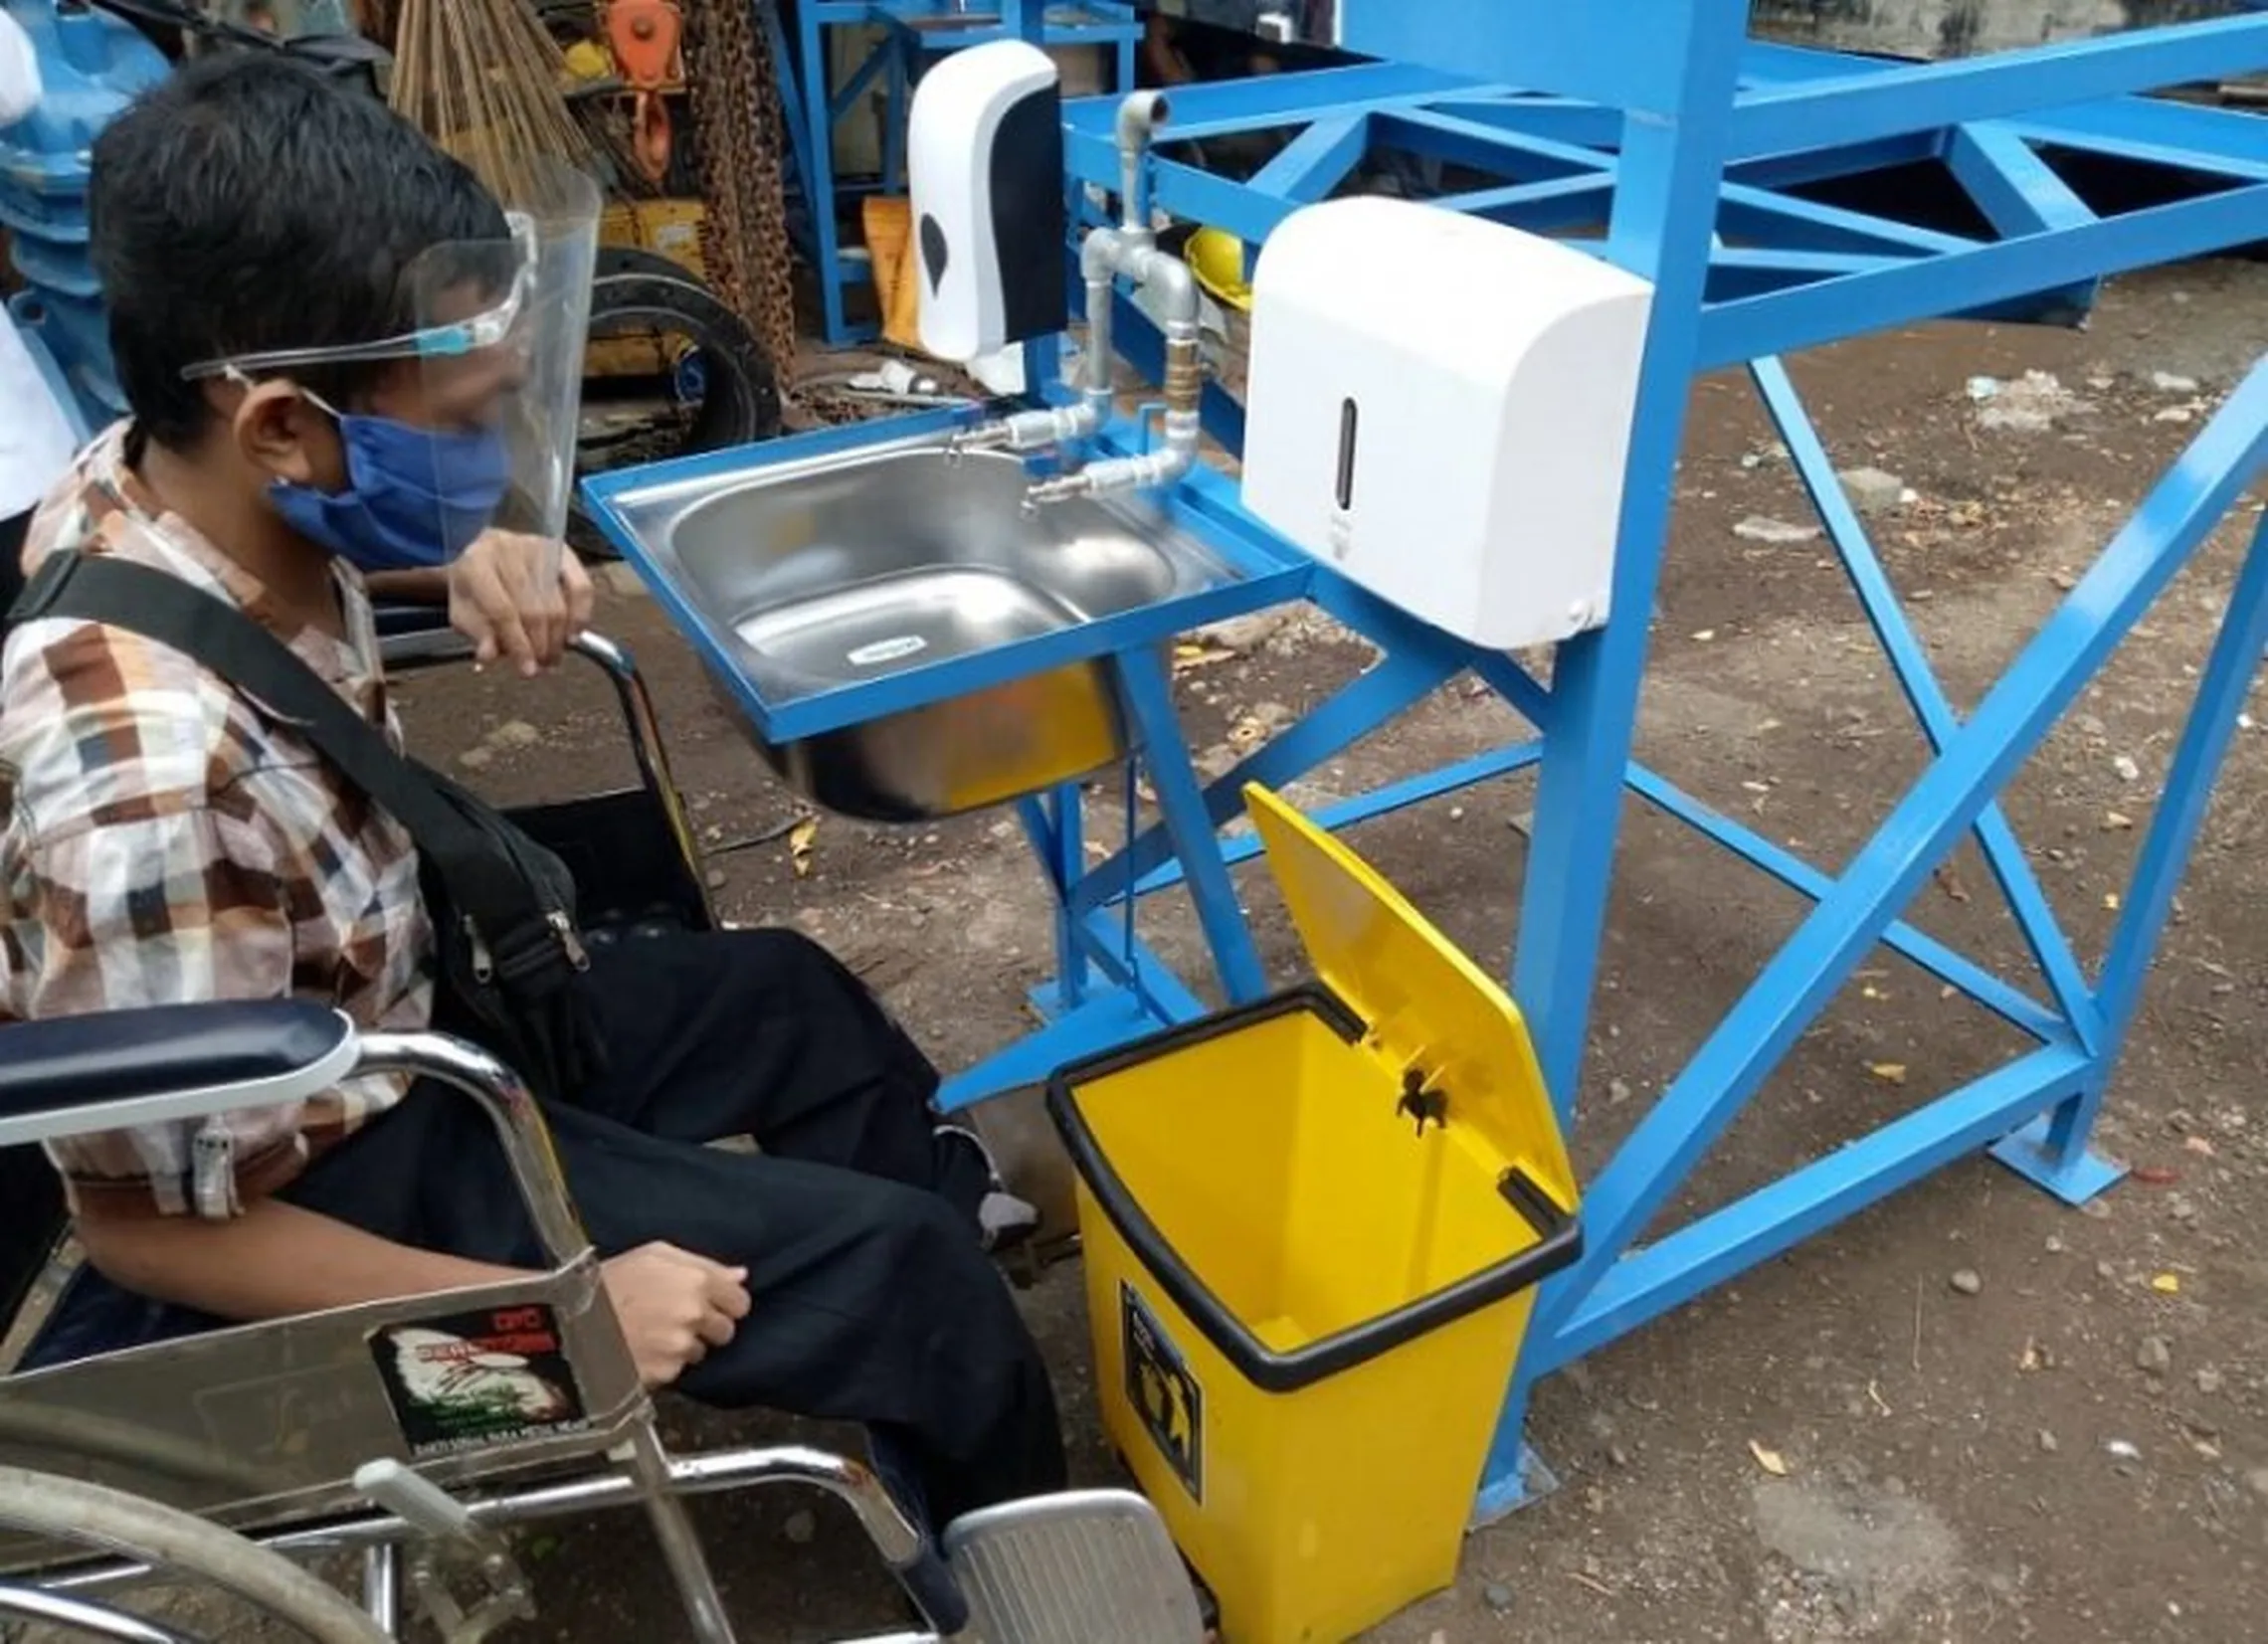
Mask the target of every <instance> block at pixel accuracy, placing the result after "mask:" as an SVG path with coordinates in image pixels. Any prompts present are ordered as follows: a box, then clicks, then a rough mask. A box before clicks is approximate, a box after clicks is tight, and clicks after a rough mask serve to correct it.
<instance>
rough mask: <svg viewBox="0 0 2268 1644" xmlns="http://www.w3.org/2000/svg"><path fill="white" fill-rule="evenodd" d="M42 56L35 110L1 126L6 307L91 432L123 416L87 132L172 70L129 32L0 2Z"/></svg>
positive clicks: (101, 18) (25, 2)
mask: <svg viewBox="0 0 2268 1644" xmlns="http://www.w3.org/2000/svg"><path fill="white" fill-rule="evenodd" d="M0 9H4V10H5V11H6V12H7V13H8V15H9V16H10V17H12V18H14V19H15V20H16V22H18V23H19V24H21V25H22V26H23V29H24V32H25V33H26V34H28V35H30V36H31V40H32V49H33V51H34V52H35V53H36V54H37V55H38V58H39V65H40V80H41V86H42V92H41V97H40V103H39V106H38V107H37V108H35V109H34V110H33V111H32V112H31V113H30V114H29V115H28V116H26V117H25V118H23V119H21V120H18V121H17V122H16V123H15V124H14V125H9V126H0V225H5V226H6V227H7V229H8V231H9V239H10V242H11V261H12V262H13V263H14V264H15V266H16V271H17V273H18V274H22V275H23V277H24V281H25V286H26V288H25V290H24V291H23V292H22V293H21V294H20V295H19V296H17V297H16V299H15V300H14V301H13V302H12V303H11V304H10V311H11V312H12V313H13V314H14V315H15V316H16V318H17V321H18V323H19V324H21V325H22V326H23V327H24V329H25V331H26V332H27V333H28V335H29V336H30V337H31V338H32V339H33V340H34V342H35V343H36V344H38V345H41V346H42V347H44V350H45V352H46V353H47V355H48V356H49V358H50V360H52V362H53V364H54V365H55V367H56V368H57V370H58V371H59V372H60V373H61V375H62V377H63V379H64V382H65V384H66V385H67V387H68V388H69V390H70V393H71V396H72V398H73V399H74V400H75V401H76V402H77V405H76V409H77V411H78V413H79V415H80V416H81V417H82V418H83V419H84V420H85V422H86V423H87V425H88V426H89V427H90V428H100V427H102V426H104V425H106V424H108V423H110V422H111V421H113V420H115V419H116V418H118V417H120V416H122V415H124V413H125V409H126V402H125V396H124V395H123V394H122V393H121V392H120V391H119V388H118V380H117V373H116V370H115V368H114V366H113V365H112V363H111V359H110V335H109V323H108V321H107V319H106V318H105V317H104V314H103V310H102V298H101V288H100V286H99V285H98V284H97V283H96V281H95V271H94V269H93V267H92V266H91V265H90V264H89V262H88V258H87V179H88V172H89V169H90V153H89V151H90V150H91V149H92V148H93V147H94V143H95V133H96V132H98V131H100V130H101V129H102V127H103V126H104V125H106V124H108V123H109V122H110V120H111V119H112V118H113V117H115V116H116V114H117V113H118V111H119V110H120V109H121V108H123V107H124V106H125V105H126V103H127V102H128V101H129V100H130V99H131V98H132V97H134V96H135V95H136V94H137V93H139V92H141V91H144V90H146V89H147V88H149V87H151V86H154V85H156V84H157V83H158V82H159V81H161V80H163V79H164V78H165V77H166V75H167V74H168V73H169V72H170V70H169V66H168V65H167V63H166V61H165V56H164V54H163V53H162V52H160V51H158V49H157V48H156V47H155V46H153V45H151V44H150V43H149V41H148V40H146V39H145V38H143V36H142V35H141V34H140V33H139V32H138V31H137V30H135V29H134V28H133V27H132V26H131V25H130V24H127V23H123V22H120V21H119V20H118V19H116V18H114V17H111V16H109V15H108V14H107V13H104V12H99V11H95V10H84V11H71V12H69V13H67V14H65V15H61V16H59V15H58V14H57V8H56V3H55V0H0Z"/></svg>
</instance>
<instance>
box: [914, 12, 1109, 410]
mask: <svg viewBox="0 0 2268 1644" xmlns="http://www.w3.org/2000/svg"><path fill="white" fill-rule="evenodd" d="M906 165H907V173H908V182H909V185H910V191H911V193H912V197H913V234H914V245H913V267H914V269H915V270H916V271H917V272H918V277H919V279H920V281H921V302H920V316H921V345H922V347H923V348H925V349H927V350H928V351H929V352H930V353H931V354H933V355H935V356H936V357H937V358H939V359H942V360H951V361H953V362H955V363H957V364H963V365H966V364H968V363H969V362H971V361H973V360H976V359H978V358H980V357H982V356H984V355H987V354H990V353H993V352H994V351H996V350H998V349H1000V348H1003V347H1006V346H1007V345H1008V344H1010V343H1014V342H1024V341H1027V340H1029V339H1031V338H1034V337H1041V336H1046V335H1049V334H1051V333H1053V332H1057V331H1061V330H1063V329H1065V328H1066V327H1067V326H1068V325H1069V323H1070V299H1069V291H1068V274H1067V267H1066V263H1065V255H1066V254H1065V250H1064V247H1065V239H1066V232H1067V222H1066V216H1065V212H1064V206H1063V117H1062V77H1061V75H1060V73H1059V72H1058V71H1057V69H1056V67H1055V63H1054V60H1053V59H1052V58H1050V57H1048V55H1047V54H1046V53H1045V52H1042V51H1041V50H1039V48H1038V47H1037V46H1033V45H1029V44H1027V43H1026V42H1024V41H1021V40H1001V41H995V42H993V43H992V44H990V45H987V46H977V47H972V48H971V49H970V50H968V51H965V52H956V53H954V54H953V55H952V56H950V57H948V58H946V59H945V60H944V61H943V62H942V63H939V64H938V65H937V66H936V67H935V68H933V69H931V70H930V71H929V72H928V73H927V74H926V75H924V76H923V77H922V81H921V85H920V86H919V88H918V89H917V90H916V91H914V96H913V113H912V117H911V124H910V130H909V133H908V137H907V146H906Z"/></svg>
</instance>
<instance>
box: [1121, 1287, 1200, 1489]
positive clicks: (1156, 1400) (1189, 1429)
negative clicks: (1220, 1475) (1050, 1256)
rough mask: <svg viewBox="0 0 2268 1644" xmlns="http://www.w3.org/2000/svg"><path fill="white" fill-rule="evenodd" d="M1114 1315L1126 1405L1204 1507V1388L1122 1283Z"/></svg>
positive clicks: (1153, 1316) (1144, 1306)
mask: <svg viewBox="0 0 2268 1644" xmlns="http://www.w3.org/2000/svg"><path fill="white" fill-rule="evenodd" d="M1118 1316H1119V1325H1120V1334H1121V1338H1122V1341H1123V1345H1124V1348H1125V1359H1126V1401H1127V1402H1128V1403H1129V1404H1131V1405H1133V1406H1134V1414H1135V1416H1136V1418H1137V1419H1139V1420H1140V1421H1141V1423H1142V1428H1143V1430H1144V1431H1145V1432H1147V1433H1148V1434H1149V1435H1150V1438H1151V1441H1152V1442H1153V1443H1155V1444H1156V1445H1157V1446H1158V1451H1159V1453H1160V1454H1161V1455H1163V1456H1164V1457H1165V1458H1166V1463H1167V1465H1168V1466H1170V1467H1172V1468H1173V1470H1174V1476H1175V1477H1176V1478H1178V1479H1180V1480H1181V1481H1182V1485H1183V1487H1184V1488H1185V1489H1187V1490H1188V1491H1189V1493H1190V1496H1191V1497H1192V1498H1193V1499H1194V1500H1195V1501H1196V1502H1197V1503H1198V1505H1200V1506H1203V1505H1204V1503H1205V1388H1204V1387H1203V1386H1201V1385H1200V1384H1199V1382H1198V1379H1197V1377H1196V1376H1195V1375H1193V1374H1191V1373H1190V1369H1189V1361H1188V1360H1186V1359H1184V1358H1183V1357H1182V1354H1181V1350H1180V1349H1179V1348H1177V1347H1175V1346H1174V1344H1173V1339H1172V1338H1171V1337H1169V1336H1168V1335H1167V1334H1166V1332H1165V1327H1164V1326H1162V1325H1160V1324H1159V1323H1158V1318H1157V1315H1156V1314H1154V1313H1152V1312H1151V1311H1150V1309H1149V1306H1148V1304H1147V1303H1145V1302H1144V1301H1143V1300H1142V1298H1141V1297H1140V1296H1138V1295H1136V1294H1135V1292H1134V1287H1133V1286H1132V1285H1130V1284H1127V1283H1126V1282H1124V1281H1123V1280H1121V1281H1120V1282H1119V1286H1118Z"/></svg>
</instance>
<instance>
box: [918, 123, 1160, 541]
mask: <svg viewBox="0 0 2268 1644" xmlns="http://www.w3.org/2000/svg"><path fill="white" fill-rule="evenodd" d="M1167 111H1168V110H1167V103H1166V98H1165V96H1164V95H1163V94H1162V93H1160V92H1157V91H1138V92H1136V93H1135V94H1134V95H1132V96H1130V97H1128V98H1126V100H1125V101H1123V102H1121V103H1120V104H1119V105H1118V168H1119V202H1120V204H1119V224H1118V227H1116V228H1114V229H1096V230H1094V231H1093V232H1092V233H1090V234H1089V235H1088V236H1087V237H1086V239H1085V240H1084V241H1083V242H1081V243H1080V246H1079V274H1080V275H1081V276H1082V277H1083V278H1084V280H1085V281H1086V307H1087V338H1086V350H1085V352H1084V354H1083V355H1082V356H1081V361H1080V369H1079V374H1078V376H1077V377H1076V378H1075V379H1073V380H1071V381H1070V382H1069V383H1067V384H1066V386H1068V387H1070V388H1072V389H1074V390H1075V391H1076V392H1077V394H1078V398H1077V400H1075V401H1074V402H1072V403H1071V404H1069V405H1065V406H1052V407H1048V408H1046V409H1043V410H1039V411H1027V412H1021V413H1019V414H1018V415H1016V416H1014V417H1009V418H1004V419H1002V420H1001V421H998V422H994V423H988V424H986V425H984V426H983V427H981V428H976V429H972V430H970V431H969V432H968V433H967V434H965V435H962V436H960V437H959V438H958V439H956V440H955V441H954V443H953V449H954V450H955V451H957V452H967V451H1002V450H1006V451H1017V452H1031V451H1041V450H1045V449H1048V448H1050V447H1057V446H1061V445H1065V444H1067V443H1070V442H1072V441H1078V440H1087V439H1091V438H1093V436H1094V435H1096V434H1097V433H1099V432H1100V431H1101V429H1102V427H1103V425H1104V424H1106V423H1108V422H1109V421H1110V416H1111V412H1112V411H1113V409H1114V408H1115V405H1116V390H1115V385H1114V381H1113V366H1114V362H1115V359H1116V356H1115V354H1114V352H1113V350H1112V348H1111V299H1112V296H1113V294H1114V292H1115V289H1116V286H1117V282H1118V280H1119V278H1120V277H1121V276H1123V277H1125V278H1127V279H1131V280H1132V281H1133V282H1134V283H1135V284H1136V285H1137V286H1139V287H1141V288H1143V289H1146V290H1152V291H1155V292H1156V293H1157V294H1158V296H1159V299H1160V304H1159V305H1160V307H1161V308H1162V309H1163V311H1164V321H1163V323H1164V328H1165V335H1166V373H1165V379H1166V380H1165V385H1164V387H1165V405H1166V414H1165V444H1164V445H1163V447H1161V448H1160V449H1159V450H1157V451H1154V452H1147V453H1145V454H1143V455H1142V456H1139V457H1105V458H1103V459H1102V460H1100V461H1097V462H1089V463H1088V464H1086V465H1085V466H1084V467H1081V468H1077V469H1074V470H1073V471H1071V472H1069V473H1065V474H1060V475H1058V476H1056V477H1055V478H1052V479H1043V480H1040V481H1039V482H1038V483H1036V484H1034V485H1033V486H1032V488H1031V489H1030V490H1028V491H1027V492H1026V493H1025V505H1026V507H1027V508H1028V509H1034V508H1039V507H1041V506H1044V505H1045V504H1047V503H1050V502H1061V501H1064V500H1066V499H1068V498H1070V497H1074V496H1101V495H1106V494H1108V493H1111V492H1115V491H1127V490H1136V489H1141V488H1144V487H1147V486H1152V485H1169V484H1171V483H1173V482H1174V481H1175V480H1177V479H1179V478H1181V476H1182V475H1183V474H1185V473H1187V472H1189V471H1190V469H1191V468H1193V467H1195V466H1196V465H1197V450H1198V441H1199V436H1200V423H1199V417H1198V411H1199V406H1200V403H1201V396H1202V394H1203V392H1204V387H1205V375H1204V368H1203V365H1202V358H1201V354H1200V351H1199V341H1198V338H1199V332H1198V315H1199V307H1198V294H1197V280H1196V279H1195V277H1193V276H1192V274H1190V271H1189V267H1188V265H1187V264H1185V263H1183V262H1182V261H1181V260H1180V259H1178V258H1175V257H1171V256H1168V255H1167V254H1166V253H1164V252H1162V251H1160V250H1159V249H1158V242H1157V236H1156V234H1155V233H1153V232H1152V230H1151V228H1150V225H1149V223H1148V222H1147V221H1145V220H1144V219H1143V217H1142V215H1141V211H1140V206H1139V203H1138V202H1139V199H1140V195H1141V181H1142V161H1143V158H1144V157H1145V156H1146V155H1147V154H1148V152H1149V149H1150V142H1151V138H1152V137H1153V135H1154V134H1155V133H1156V131H1157V129H1158V127H1159V126H1161V125H1163V124H1165V122H1166V118H1167Z"/></svg>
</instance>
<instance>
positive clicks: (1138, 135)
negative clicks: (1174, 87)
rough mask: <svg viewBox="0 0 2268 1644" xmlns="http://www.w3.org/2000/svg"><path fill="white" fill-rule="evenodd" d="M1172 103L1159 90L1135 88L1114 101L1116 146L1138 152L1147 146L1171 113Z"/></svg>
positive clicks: (1120, 150)
mask: <svg viewBox="0 0 2268 1644" xmlns="http://www.w3.org/2000/svg"><path fill="white" fill-rule="evenodd" d="M1172 113H1173V105H1172V104H1171V103H1170V102H1168V101H1167V99H1166V93H1165V92H1163V91H1136V92H1135V93H1133V95H1131V96H1128V97H1126V98H1123V99H1122V100H1121V101H1120V102H1119V104H1118V149H1119V152H1120V153H1122V154H1123V153H1127V152H1135V153H1139V152H1140V151H1141V150H1142V149H1145V148H1147V147H1149V146H1150V139H1151V138H1152V137H1153V136H1155V135H1156V134H1157V130H1158V127H1159V126H1161V125H1163V124H1165V123H1166V121H1167V120H1168V119H1169V118H1170V117H1171V116H1172Z"/></svg>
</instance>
